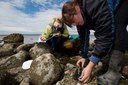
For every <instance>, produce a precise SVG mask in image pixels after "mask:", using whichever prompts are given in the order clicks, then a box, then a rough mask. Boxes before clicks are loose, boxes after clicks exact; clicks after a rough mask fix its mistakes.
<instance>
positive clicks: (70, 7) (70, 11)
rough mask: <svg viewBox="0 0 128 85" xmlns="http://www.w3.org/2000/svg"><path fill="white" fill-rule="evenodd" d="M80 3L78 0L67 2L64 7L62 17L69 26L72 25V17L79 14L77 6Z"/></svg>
mask: <svg viewBox="0 0 128 85" xmlns="http://www.w3.org/2000/svg"><path fill="white" fill-rule="evenodd" d="M76 5H78V3H77V2H76V0H72V1H68V2H65V3H64V5H63V7H62V19H63V21H64V22H65V24H67V25H68V26H69V27H71V23H72V21H73V20H72V19H73V16H74V15H75V14H77V12H76V9H75V6H76Z"/></svg>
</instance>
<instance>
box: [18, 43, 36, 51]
mask: <svg viewBox="0 0 128 85" xmlns="http://www.w3.org/2000/svg"><path fill="white" fill-rule="evenodd" d="M33 46H34V44H22V45H20V46H18V47H17V48H16V49H15V51H16V52H19V51H21V50H25V51H29V50H30V48H32V47H33Z"/></svg>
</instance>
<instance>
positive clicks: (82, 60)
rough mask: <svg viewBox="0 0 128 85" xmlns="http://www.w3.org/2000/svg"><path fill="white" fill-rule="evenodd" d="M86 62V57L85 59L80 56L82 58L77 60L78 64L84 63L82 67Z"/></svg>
mask: <svg viewBox="0 0 128 85" xmlns="http://www.w3.org/2000/svg"><path fill="white" fill-rule="evenodd" d="M85 62H86V59H85V58H80V59H79V60H78V61H77V63H76V65H77V66H79V65H80V63H82V67H84V63H85Z"/></svg>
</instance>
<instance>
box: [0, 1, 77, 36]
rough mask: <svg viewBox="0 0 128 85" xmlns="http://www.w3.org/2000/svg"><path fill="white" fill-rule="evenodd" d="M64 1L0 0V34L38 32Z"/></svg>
mask: <svg viewBox="0 0 128 85" xmlns="http://www.w3.org/2000/svg"><path fill="white" fill-rule="evenodd" d="M65 1H67V0H0V34H10V33H23V34H33V33H34V34H40V33H41V32H42V31H43V29H44V28H45V27H46V25H47V24H49V23H50V21H51V19H52V18H53V17H55V16H56V15H58V14H60V13H61V8H62V6H63V3H64V2H65ZM68 29H69V31H70V32H72V33H75V32H76V29H71V28H68Z"/></svg>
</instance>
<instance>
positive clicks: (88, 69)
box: [79, 61, 95, 83]
mask: <svg viewBox="0 0 128 85" xmlns="http://www.w3.org/2000/svg"><path fill="white" fill-rule="evenodd" d="M94 66H95V64H94V63H93V62H91V61H90V62H89V64H88V65H87V66H86V67H85V68H84V69H83V71H82V73H81V76H80V77H79V81H80V82H82V83H87V82H88V81H89V79H90V76H91V72H92V70H93V68H94Z"/></svg>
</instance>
